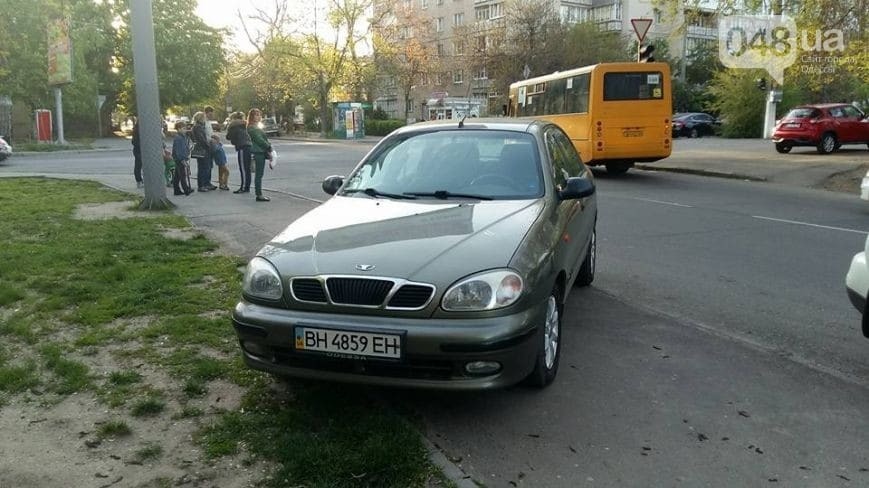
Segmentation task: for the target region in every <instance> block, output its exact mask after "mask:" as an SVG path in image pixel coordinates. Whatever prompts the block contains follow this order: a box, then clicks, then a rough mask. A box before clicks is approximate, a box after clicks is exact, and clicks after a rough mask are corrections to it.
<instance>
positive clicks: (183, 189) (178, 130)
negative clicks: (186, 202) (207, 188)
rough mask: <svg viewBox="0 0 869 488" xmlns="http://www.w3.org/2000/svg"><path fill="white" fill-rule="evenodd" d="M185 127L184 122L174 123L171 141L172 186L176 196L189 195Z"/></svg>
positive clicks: (187, 146) (190, 190)
mask: <svg viewBox="0 0 869 488" xmlns="http://www.w3.org/2000/svg"><path fill="white" fill-rule="evenodd" d="M186 132H187V127H186V124H185V123H184V122H180V121H179V122H176V123H175V139H174V140H173V141H172V159H173V160H174V161H175V174H174V175H173V176H172V186H173V188H174V189H175V194H176V195H190V194H191V193H193V189H192V188H190V173H189V171H188V166H187V162H188V160H189V159H190V145H189V144H187V134H186Z"/></svg>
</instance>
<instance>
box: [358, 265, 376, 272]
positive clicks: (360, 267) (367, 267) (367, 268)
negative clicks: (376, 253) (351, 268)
mask: <svg viewBox="0 0 869 488" xmlns="http://www.w3.org/2000/svg"><path fill="white" fill-rule="evenodd" d="M356 269H358V270H359V271H371V270H372V269H374V265H373V264H357V265H356Z"/></svg>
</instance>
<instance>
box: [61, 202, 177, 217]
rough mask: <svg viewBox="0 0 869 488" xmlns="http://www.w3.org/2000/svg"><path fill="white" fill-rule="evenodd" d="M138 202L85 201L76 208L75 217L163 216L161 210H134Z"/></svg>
mask: <svg viewBox="0 0 869 488" xmlns="http://www.w3.org/2000/svg"><path fill="white" fill-rule="evenodd" d="M135 205H136V202H106V203H85V204H82V205H79V206H78V207H76V209H75V213H74V214H73V218H76V219H79V220H108V219H133V218H149V217H163V216H165V214H164V213H161V212H140V211H138V210H132V208H133V207H134V206H135Z"/></svg>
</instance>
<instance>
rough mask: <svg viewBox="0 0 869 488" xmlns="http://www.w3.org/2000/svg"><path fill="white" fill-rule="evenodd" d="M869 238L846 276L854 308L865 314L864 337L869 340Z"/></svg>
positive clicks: (852, 261) (846, 285)
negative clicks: (868, 299) (868, 297)
mask: <svg viewBox="0 0 869 488" xmlns="http://www.w3.org/2000/svg"><path fill="white" fill-rule="evenodd" d="M867 257H869V236H867V237H866V246H865V247H864V249H863V251H862V252H859V253H857V254H856V255H854V259H852V260H851V267H850V268H848V274H847V275H846V276H845V287H846V289H847V290H848V298H850V299H851V303H853V304H854V307H856V308H857V310H858V311H859V312H860V313H861V314H863V336H864V337H867V338H869V311H867V303H866V301H867V295H869V260H867Z"/></svg>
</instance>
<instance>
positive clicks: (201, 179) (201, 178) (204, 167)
mask: <svg viewBox="0 0 869 488" xmlns="http://www.w3.org/2000/svg"><path fill="white" fill-rule="evenodd" d="M196 184H197V186H199V188H205V187H208V186H211V155H210V154H209V155H208V156H205V157H204V158H196Z"/></svg>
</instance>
